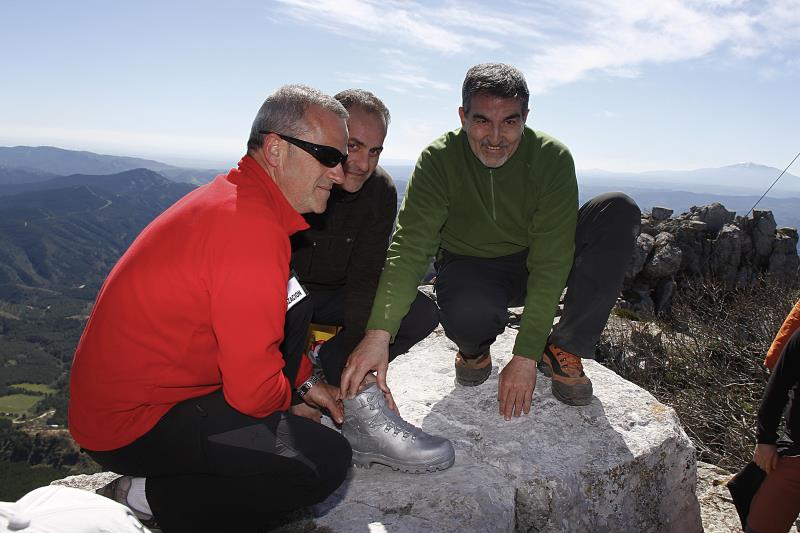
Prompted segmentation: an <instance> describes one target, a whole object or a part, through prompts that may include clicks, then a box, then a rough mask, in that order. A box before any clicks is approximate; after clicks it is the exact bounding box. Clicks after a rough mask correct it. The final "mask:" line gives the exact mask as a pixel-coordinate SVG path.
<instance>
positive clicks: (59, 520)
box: [0, 485, 150, 533]
mask: <svg viewBox="0 0 800 533" xmlns="http://www.w3.org/2000/svg"><path fill="white" fill-rule="evenodd" d="M6 531H8V532H20V533H143V532H149V531H150V530H149V529H147V528H146V527H144V526H143V525H142V524H141V522H139V520H138V519H137V518H136V516H134V514H133V512H132V511H131V510H130V509H128V508H127V507H125V506H124V505H122V504H120V503H117V502H115V501H114V500H110V499H108V498H105V497H103V496H100V495H99V494H95V493H94V492H88V491H85V490H80V489H74V488H71V487H63V486H59V485H50V486H47V487H40V488H38V489H36V490H32V491H31V492H29V493H28V494H26V495H25V496H23V497H22V498H20V499H19V500H18V501H16V502H11V503H7V502H0V532H6Z"/></svg>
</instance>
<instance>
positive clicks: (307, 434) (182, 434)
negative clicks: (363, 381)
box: [87, 304, 351, 533]
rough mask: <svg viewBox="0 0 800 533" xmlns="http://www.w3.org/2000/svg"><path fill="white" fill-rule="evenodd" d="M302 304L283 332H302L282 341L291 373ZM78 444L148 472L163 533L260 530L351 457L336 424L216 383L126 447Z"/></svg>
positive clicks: (332, 479)
mask: <svg viewBox="0 0 800 533" xmlns="http://www.w3.org/2000/svg"><path fill="white" fill-rule="evenodd" d="M301 305H302V304H298V305H297V306H295V307H294V308H292V309H291V310H290V311H289V313H288V314H287V331H300V330H302V341H298V340H297V339H294V338H289V337H287V339H286V341H285V342H286V343H287V344H286V345H287V346H292V348H291V350H292V351H290V352H285V354H284V356H285V358H286V359H288V360H287V368H290V367H291V368H294V372H295V374H296V372H297V367H298V365H299V359H300V357H301V356H302V344H303V343H304V342H305V335H306V330H305V329H302V327H301V325H298V324H293V323H292V322H294V321H295V320H299V321H300V322H303V321H305V320H306V319H307V316H308V315H309V311H310V306H309V305H305V306H302V307H301ZM298 343H299V344H298ZM295 346H301V348H300V349H299V350H295V349H294V347H295ZM287 354H291V356H290V357H286V355H287ZM287 377H289V376H287ZM293 379H294V376H291V377H290V380H293ZM87 453H89V455H90V456H91V457H92V458H93V459H94V460H95V461H97V462H98V463H99V464H100V465H102V466H103V468H105V469H107V470H111V471H113V472H117V473H119V474H126V475H132V476H137V477H145V478H147V482H146V485H145V487H146V488H145V490H146V494H147V501H148V503H149V504H150V507H151V509H152V510H153V513H154V515H155V518H156V520H157V521H158V523H159V525H160V527H161V528H162V529H163V530H164V531H165V532H166V533H170V532H180V531H186V532H199V531H215V532H216V531H261V530H262V529H263V527H264V524H265V523H266V522H267V521H268V520H269V519H270V518H272V517H274V516H276V515H278V514H281V513H284V512H287V511H290V510H293V509H297V508H300V507H304V506H307V505H311V504H314V503H317V502H319V501H322V500H323V499H325V498H326V497H327V496H328V495H329V494H330V493H332V492H333V491H334V490H336V488H337V487H338V486H339V485H340V484H341V483H342V481H343V480H344V478H345V475H346V473H347V471H348V469H349V467H350V464H351V450H350V445H349V444H348V442H347V441H346V440H345V439H344V438H343V437H342V436H341V435H340V434H339V433H337V432H335V431H333V430H331V429H329V428H327V427H325V426H322V425H320V424H317V423H315V422H312V421H310V420H308V419H306V418H302V417H297V416H294V415H291V414H289V413H286V412H276V413H273V414H271V415H269V416H267V417H264V418H253V417H250V416H247V415H244V414H242V413H240V412H239V411H237V410H235V409H234V408H232V407H231V406H230V405H228V403H227V402H226V401H225V399H224V397H223V394H222V391H221V390H219V391H216V392H214V393H212V394H209V395H207V396H202V397H199V398H192V399H190V400H186V401H183V402H181V403H179V404H177V405H175V406H174V407H173V408H172V409H171V410H170V411H169V412H167V414H165V415H164V416H163V417H162V418H161V420H159V422H158V423H157V424H156V425H155V427H153V429H151V430H150V431H148V432H147V433H146V434H145V435H143V436H142V437H140V438H139V439H137V440H135V441H134V442H133V443H131V444H129V445H127V446H125V447H122V448H119V449H116V450H112V451H106V452H96V451H88V450H87Z"/></svg>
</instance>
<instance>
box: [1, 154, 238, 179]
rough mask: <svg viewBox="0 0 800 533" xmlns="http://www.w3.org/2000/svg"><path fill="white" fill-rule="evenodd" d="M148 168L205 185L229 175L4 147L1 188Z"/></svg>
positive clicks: (147, 162)
mask: <svg viewBox="0 0 800 533" xmlns="http://www.w3.org/2000/svg"><path fill="white" fill-rule="evenodd" d="M137 168H146V169H148V170H152V171H155V172H158V173H159V174H161V175H162V176H164V177H166V178H169V179H171V180H173V181H183V182H187V183H194V184H195V185H201V184H203V183H207V182H209V181H211V179H212V178H213V177H214V176H216V175H217V174H220V173H221V172H226V171H227V169H225V170H217V169H196V168H184V167H176V166H172V165H167V164H165V163H161V162H159V161H153V160H150V159H141V158H138V157H123V156H115V155H102V154H95V153H93V152H84V151H74V150H64V149H62V148H55V147H52V146H12V147H1V146H0V185H9V184H18V183H30V182H33V181H44V180H47V179H50V178H52V177H54V176H67V175H70V174H95V175H110V174H117V173H119V172H123V171H125V170H133V169H137Z"/></svg>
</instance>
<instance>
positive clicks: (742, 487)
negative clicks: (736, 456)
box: [725, 461, 767, 531]
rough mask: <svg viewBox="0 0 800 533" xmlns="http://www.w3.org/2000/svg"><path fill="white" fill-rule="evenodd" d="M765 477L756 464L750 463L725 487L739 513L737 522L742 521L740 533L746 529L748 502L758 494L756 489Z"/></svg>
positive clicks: (765, 474)
mask: <svg viewBox="0 0 800 533" xmlns="http://www.w3.org/2000/svg"><path fill="white" fill-rule="evenodd" d="M766 477H767V473H766V472H764V471H763V470H761V468H759V466H758V465H757V464H755V463H754V462H752V461H750V462H749V463H747V466H745V467H744V468H743V469H742V471H741V472H739V473H738V474H736V475H735V476H733V477H732V478H731V479H730V481H728V482H727V483H726V484H725V486H726V487H728V490H729V491H730V492H731V497H732V498H733V505H735V506H736V512H737V513H739V520H741V521H742V531H744V529H745V527H747V515H748V514H750V502H751V501H753V496H755V495H756V492H758V488H759V487H760V486H761V483H762V482H763V481H764V478H766Z"/></svg>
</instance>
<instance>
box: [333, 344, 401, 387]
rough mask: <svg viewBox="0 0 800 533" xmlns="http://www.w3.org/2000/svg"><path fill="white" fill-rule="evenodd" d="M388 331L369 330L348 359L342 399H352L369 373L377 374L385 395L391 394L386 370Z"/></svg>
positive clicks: (379, 385)
mask: <svg viewBox="0 0 800 533" xmlns="http://www.w3.org/2000/svg"><path fill="white" fill-rule="evenodd" d="M389 339H390V335H389V332H388V331H384V330H382V329H370V330H367V333H366V335H364V338H363V339H362V340H361V342H360V343H358V346H356V349H355V350H353V353H351V354H350V357H349V358H348V359H347V364H346V365H345V367H344V372H342V378H341V385H340V391H341V397H342V398H347V399H352V398H353V396H355V395H356V394H357V393H358V389H359V387H360V386H361V384H362V382H363V381H364V377H365V376H366V375H367V374H368V373H369V372H373V371H374V372H376V376H375V377H376V378H377V382H378V388H379V389H381V390H382V391H383V393H384V394H391V391H390V390H389V387H388V386H387V385H386V370H387V369H388V368H389Z"/></svg>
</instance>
